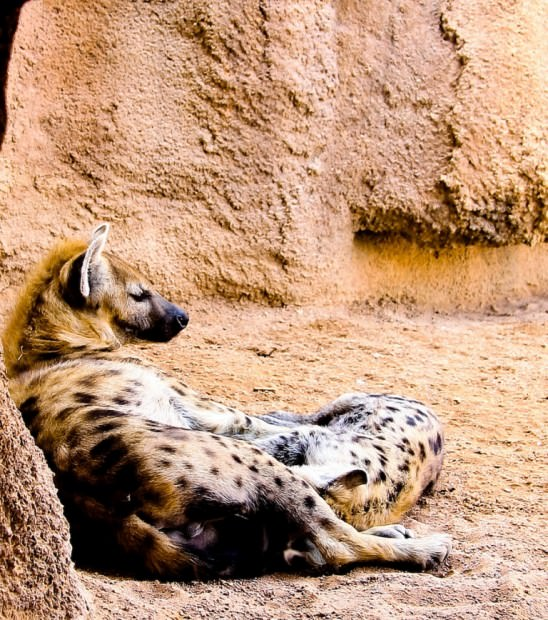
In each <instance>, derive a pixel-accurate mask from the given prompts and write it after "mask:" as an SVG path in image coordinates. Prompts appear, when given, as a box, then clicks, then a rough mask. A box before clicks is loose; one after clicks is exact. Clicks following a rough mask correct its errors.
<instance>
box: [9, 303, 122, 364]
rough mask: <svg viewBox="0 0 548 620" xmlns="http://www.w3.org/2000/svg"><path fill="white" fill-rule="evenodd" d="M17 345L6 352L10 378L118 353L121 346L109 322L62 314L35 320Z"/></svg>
mask: <svg viewBox="0 0 548 620" xmlns="http://www.w3.org/2000/svg"><path fill="white" fill-rule="evenodd" d="M14 345H15V346H10V347H6V348H5V358H6V359H5V361H6V369H7V371H8V375H9V376H14V375H17V374H19V373H21V372H25V371H27V370H30V369H31V368H37V367H41V366H44V365H48V364H55V363H58V362H60V361H62V360H64V359H74V358H76V357H83V356H85V355H93V354H94V353H99V352H100V353H106V352H109V351H115V350H116V349H118V348H119V347H120V346H121V343H120V341H119V340H118V338H117V337H116V335H115V333H114V332H113V330H112V328H111V327H110V326H109V324H108V323H107V322H106V321H97V320H94V321H93V322H92V321H90V320H88V319H86V317H84V316H78V314H73V315H72V316H70V315H67V314H63V313H60V314H59V316H58V317H50V316H47V315H46V316H35V317H32V318H31V320H30V321H29V324H28V327H27V328H26V329H25V330H23V331H22V332H21V334H20V337H19V338H17V339H14Z"/></svg>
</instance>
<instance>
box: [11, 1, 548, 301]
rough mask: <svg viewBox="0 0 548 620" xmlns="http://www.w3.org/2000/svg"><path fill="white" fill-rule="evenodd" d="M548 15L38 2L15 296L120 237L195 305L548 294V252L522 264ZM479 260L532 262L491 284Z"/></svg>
mask: <svg viewBox="0 0 548 620" xmlns="http://www.w3.org/2000/svg"><path fill="white" fill-rule="evenodd" d="M545 18H546V4H545V3H543V2H542V0H528V1H527V2H521V3H516V2H511V1H510V0H504V1H503V0H499V1H498V2H487V1H480V2H471V1H470V2H452V1H451V0H445V1H441V0H426V1H424V2H420V3H417V2H415V1H414V0H401V1H398V2H396V1H394V2H381V3H373V2H369V1H363V0H332V1H331V2H325V1H323V0H299V1H298V2H295V1H290V0H277V1H276V2H273V1H268V0H260V1H255V2H251V1H247V0H246V1H245V2H238V3H234V2H228V1H227V0H222V1H219V2H209V1H208V0H189V1H188V2H178V1H160V0H151V1H144V0H133V1H132V0H100V1H97V2H80V1H79V0H48V2H42V1H41V0H31V1H30V2H28V3H27V4H26V6H24V7H23V9H22V11H21V18H20V24H19V30H18V33H17V35H16V40H15V46H14V48H13V54H12V61H11V65H10V78H9V88H8V112H9V125H8V133H7V136H6V142H5V147H4V160H3V162H2V166H1V167H0V226H1V227H2V230H3V232H4V234H3V235H2V238H1V239H0V258H2V259H4V269H5V272H6V278H7V285H8V286H9V287H10V291H11V286H12V285H14V284H16V283H17V281H18V279H19V271H21V270H24V268H25V264H26V262H27V261H28V260H29V259H33V260H34V257H35V256H36V255H37V254H38V253H40V252H41V251H42V250H43V249H44V248H45V247H47V246H49V245H50V243H51V238H50V237H51V236H58V235H61V234H67V233H70V232H71V231H73V230H78V231H80V230H82V229H84V230H85V229H86V228H89V227H91V226H93V225H94V224H95V223H96V222H97V221H99V220H109V221H113V222H115V223H116V226H115V228H114V231H115V232H116V234H117V235H118V239H119V240H120V239H121V240H122V241H121V243H120V241H118V244H119V247H121V248H122V250H123V251H125V252H126V253H127V254H129V255H132V256H138V255H142V256H143V257H144V261H143V262H145V263H147V264H148V265H150V270H151V271H152V272H153V273H155V274H162V275H163V277H164V280H165V282H166V284H167V287H168V288H169V287H171V289H172V292H177V293H179V294H182V295H184V296H189V295H194V294H204V293H206V294H222V295H225V296H230V297H236V298H238V297H248V298H251V299H254V300H265V301H267V302H268V303H279V304H281V303H288V302H310V301H315V302H320V301H321V302H324V301H332V300H333V299H334V298H336V297H337V298H339V299H341V298H344V299H347V300H352V301H354V300H356V301H364V300H369V301H371V300H373V301H374V300H378V299H380V298H382V297H384V296H386V295H388V296H390V297H392V296H393V295H392V292H391V291H392V290H393V289H403V288H406V289H409V290H411V293H410V294H407V293H406V295H405V297H401V296H399V299H400V300H401V299H416V300H421V299H425V300H428V299H429V298H430V297H431V296H432V287H431V286H430V285H428V284H427V283H424V282H423V281H422V280H419V279H418V278H417V277H416V276H415V271H416V270H417V269H418V271H419V272H421V271H424V270H425V269H426V270H429V269H430V266H431V265H434V267H433V269H432V279H433V281H435V282H437V283H440V282H441V283H443V282H451V283H452V284H454V283H455V282H458V283H461V282H465V283H467V288H466V289H465V290H463V289H462V287H461V286H453V289H456V290H457V291H461V290H462V291H463V299H462V300H459V298H458V297H457V298H456V299H455V298H449V297H448V296H446V298H445V300H446V305H449V306H451V304H452V303H453V302H456V303H461V305H464V306H466V307H482V306H485V305H488V304H489V303H494V302H498V301H500V300H504V299H505V298H506V297H515V296H516V291H519V292H520V295H523V296H524V297H531V296H534V295H540V294H543V293H546V291H548V276H547V275H546V274H547V273H548V253H547V250H546V246H545V245H544V246H543V245H542V244H537V246H536V247H533V248H532V249H530V250H529V251H528V252H527V253H526V254H527V256H526V260H525V261H524V262H523V263H522V262H520V261H521V257H522V256H523V255H524V253H523V252H522V251H521V250H520V251H517V250H516V252H513V250H515V249H516V246H515V244H518V243H525V244H534V243H537V242H541V241H542V240H544V238H545V235H546V222H547V216H546V187H547V186H546V180H545V176H544V175H545V170H544V168H543V164H544V162H545V161H546V139H545V138H546V127H545V110H546V108H547V103H548V101H547V97H546V92H547V90H546V80H545V76H544V74H543V66H542V64H543V59H544V57H546V52H547V51H548V49H547V45H548V43H547V40H546V37H544V36H543V35H544V33H543V28H542V24H543V23H544V22H545V21H546V19H545ZM29 229H36V230H37V231H39V232H40V236H39V237H38V238H37V237H29V234H28V232H29ZM385 237H389V238H390V239H391V241H390V243H388V244H387V243H386V240H385ZM394 237H395V238H396V239H395V240H394ZM471 243H473V244H483V245H492V246H500V245H506V246H508V247H510V248H511V250H510V251H505V252H502V253H499V254H498V255H496V256H494V255H493V254H487V255H486V256H487V257H488V258H487V259H486V260H485V261H483V262H485V263H486V264H487V263H488V264H489V266H488V267H486V268H485V269H483V270H482V269H479V271H478V270H477V265H478V264H481V263H482V260H481V258H480V259H479V260H477V261H474V260H472V262H470V261H469V254H468V252H467V250H466V248H465V246H466V245H467V244H471ZM454 244H457V247H456V248H455V249H451V248H448V249H447V246H451V245H454ZM461 244H462V245H461ZM432 248H435V252H436V260H435V261H433V260H432V252H433V251H434V250H432ZM379 254H382V255H387V254H388V255H390V256H391V257H392V260H393V262H392V269H391V272H392V273H393V274H395V276H394V279H393V280H392V281H390V282H389V285H390V286H389V287H388V289H385V288H383V285H382V282H383V280H384V276H383V272H382V270H381V268H380V267H379V263H378V262H377V261H376V260H375V257H376V256H377V255H379ZM472 255H473V256H476V255H477V253H472ZM410 256H413V257H414V258H413V260H412V261H410V259H409V257H410ZM455 256H457V257H458V259H457V260H455ZM508 256H510V261H511V262H512V264H513V265H514V268H513V270H512V277H511V278H510V277H509V275H508V272H507V270H506V265H507V262H508ZM381 262H382V261H381ZM383 265H384V263H383ZM455 265H456V266H457V272H455V271H454V268H455ZM531 265H533V268H531ZM383 268H384V267H383ZM543 274H544V275H543ZM486 281H488V282H493V283H494V286H493V288H494V289H495V292H494V294H493V295H492V296H490V297H487V298H482V297H480V296H478V295H477V293H476V292H475V291H477V289H478V288H481V287H482V286H481V285H482V283H483V282H486ZM417 287H418V289H419V290H416V291H415V292H413V290H414V289H416V288H417ZM421 287H422V288H421ZM442 288H443V286H442ZM488 288H489V287H488ZM471 299H472V300H474V301H473V303H472V304H471V306H470V304H469V303H468V302H467V301H466V300H471ZM441 305H442V306H443V304H441Z"/></svg>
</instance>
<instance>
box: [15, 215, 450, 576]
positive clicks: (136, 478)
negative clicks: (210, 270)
mask: <svg viewBox="0 0 548 620" xmlns="http://www.w3.org/2000/svg"><path fill="white" fill-rule="evenodd" d="M107 234H108V226H107V225H103V226H100V227H99V228H98V229H97V230H96V231H95V233H94V235H93V237H92V240H91V242H90V243H89V244H85V243H78V242H64V243H61V244H60V245H59V246H58V247H56V248H55V249H54V250H53V252H52V253H51V254H50V255H49V256H48V257H47V258H46V259H45V261H44V262H43V263H42V264H41V265H40V266H39V267H38V268H37V270H36V271H35V272H34V274H32V275H31V277H30V279H29V281H28V284H27V286H26V288H25V289H24V291H23V293H22V295H21V298H20V300H19V303H18V304H17V306H16V309H15V312H14V314H13V317H12V319H11V321H10V322H9V324H8V326H7V328H6V331H5V334H4V339H3V341H4V351H5V357H6V366H7V369H8V374H9V376H10V389H11V392H12V395H13V397H14V400H15V401H16V404H17V405H18V407H19V408H20V410H21V412H22V415H23V417H24V419H25V422H26V424H27V425H28V427H29V429H30V431H31V432H32V434H33V436H34V437H35V439H36V442H37V443H38V445H39V446H40V447H41V448H42V450H43V451H44V453H45V455H46V458H47V460H48V462H49V464H50V466H51V468H52V470H53V471H54V474H55V482H56V484H57V486H58V489H59V494H60V497H61V499H62V501H63V503H64V505H65V509H66V514H67V516H68V518H69V522H70V524H71V529H72V533H73V543H74V545H75V548H76V551H77V552H78V551H80V553H81V554H82V555H83V556H84V557H85V556H86V555H87V556H88V557H89V555H90V554H91V555H92V556H93V555H95V554H97V553H98V554H99V555H100V556H101V557H102V558H103V559H105V556H106V555H107V554H108V553H109V551H110V552H112V553H113V554H114V556H116V559H119V560H122V561H123V562H126V563H127V564H128V565H129V566H131V567H133V568H136V567H139V568H141V569H142V570H144V571H146V572H148V573H152V574H155V575H159V576H166V577H172V578H187V577H190V578H192V577H200V578H204V577H212V576H232V575H250V574H258V573H260V572H263V571H264V570H270V569H272V568H280V567H282V568H283V567H286V566H288V565H293V564H296V563H300V564H302V565H304V566H307V567H310V568H312V569H336V568H338V567H341V566H344V565H346V564H350V563H356V562H370V561H380V562H400V563H405V564H414V565H416V566H419V567H422V568H425V567H428V566H431V565H433V564H435V563H436V562H439V561H441V560H442V559H443V558H445V556H446V555H447V553H448V552H449V548H450V541H449V538H448V537H447V536H444V535H434V536H430V537H427V538H422V539H413V538H410V537H409V532H408V531H407V530H405V529H404V528H402V527H401V526H393V527H385V528H383V527H381V528H373V529H372V530H369V531H365V532H358V531H356V529H355V528H354V527H352V526H351V525H350V524H348V523H345V522H344V521H343V520H341V519H340V518H338V517H337V515H336V514H335V513H334V512H333V510H332V508H331V507H330V506H329V503H328V502H326V499H327V500H328V501H329V497H327V495H325V498H326V499H324V498H323V497H322V496H321V495H320V493H318V491H319V490H320V491H321V489H320V486H321V485H319V484H317V482H316V481H314V480H312V481H308V480H307V479H306V478H307V476H306V475H305V472H303V475H299V473H298V471H296V470H295V468H293V469H291V468H289V467H287V466H286V465H284V464H283V463H282V462H279V461H278V460H276V459H275V458H272V456H271V455H269V454H268V453H267V452H266V451H265V449H268V448H269V447H270V448H271V451H275V448H272V447H271V446H269V445H266V444H267V443H268V441H267V440H268V438H272V437H276V436H280V435H282V436H285V434H291V433H293V432H294V430H295V429H294V426H295V421H294V420H290V419H288V420H287V422H286V421H280V419H281V418H284V417H287V416H284V415H283V414H278V415H272V417H271V419H270V421H269V420H261V419H260V418H256V417H253V416H247V415H245V414H244V413H242V412H239V411H237V410H234V409H231V408H227V407H223V406H222V405H219V404H216V403H211V402H209V401H204V400H203V399H201V398H200V397H199V396H198V395H196V394H195V393H194V392H192V391H191V390H189V389H188V388H186V387H185V386H184V385H182V384H180V383H179V382H177V381H176V380H175V379H173V378H171V377H168V376H167V375H165V374H164V373H162V372H161V371H159V370H158V369H155V368H153V367H151V366H150V365H148V364H146V363H145V362H142V361H141V360H139V359H135V358H128V357H126V356H123V355H122V354H121V353H120V352H119V351H118V349H119V348H120V346H121V345H122V344H125V343H127V342H132V341H136V340H150V341H168V340H170V339H171V338H173V337H174V336H175V335H176V334H178V333H179V332H180V331H181V330H182V329H183V328H184V327H185V325H186V323H187V321H188V317H187V315H186V313H184V312H183V311H182V310H181V309H179V308H178V307H177V306H175V305H174V304H171V303H170V302H168V301H167V300H165V299H164V298H162V297H161V296H160V295H159V294H158V293H156V292H155V291H154V290H153V288H152V287H151V285H150V283H148V282H147V281H146V280H144V279H143V278H142V276H140V275H139V274H138V273H137V272H136V271H135V270H133V269H132V268H131V267H129V266H128V265H126V264H125V263H123V262H122V261H120V260H119V259H117V258H115V257H114V256H112V255H110V254H107V253H106V252H104V251H103V248H104V245H105V242H106V238H107ZM339 413H340V412H339ZM347 413H348V411H347ZM324 417H325V416H324ZM336 419H338V420H339V421H340V420H341V419H342V418H341V415H338V414H337V415H335V410H333V415H332V416H331V420H330V422H329V423H326V424H324V426H325V427H326V429H327V428H328V427H329V425H331V426H333V425H334V426H335V427H336V424H337V422H336ZM317 422H318V424H320V425H321V424H322V423H323V422H322V421H321V420H319V419H318V421H317ZM176 427H179V428H176ZM310 428H311V429H312V430H317V428H316V427H312V426H311V427H310ZM312 430H310V433H312ZM324 430H325V429H324ZM299 432H305V431H304V430H302V429H301V428H299ZM329 432H333V429H332V430H331V431H329ZM308 436H309V437H310V434H309V435H308ZM242 439H244V440H247V441H242ZM253 442H255V443H258V444H260V443H261V442H263V443H265V446H264V447H265V449H261V448H260V447H258V446H257V445H253ZM326 445H327V444H326ZM301 467H302V465H301ZM360 472H362V473H361V474H360ZM312 477H313V476H312ZM366 478H367V474H366V472H364V470H362V469H360V468H356V469H355V470H353V469H350V470H349V471H347V472H345V473H344V474H343V475H342V476H339V477H338V478H337V480H338V482H337V484H339V486H342V487H344V488H346V489H352V488H354V487H356V486H358V485H357V484H356V480H361V482H362V483H363V482H365V479H366ZM328 486H329V485H328ZM362 486H363V484H362ZM330 503H331V504H333V503H335V504H336V502H334V500H333V499H331V502H330ZM334 508H335V509H337V506H336V505H335V506H334ZM338 512H339V514H341V515H342V516H344V510H338ZM385 536H389V537H391V538H385Z"/></svg>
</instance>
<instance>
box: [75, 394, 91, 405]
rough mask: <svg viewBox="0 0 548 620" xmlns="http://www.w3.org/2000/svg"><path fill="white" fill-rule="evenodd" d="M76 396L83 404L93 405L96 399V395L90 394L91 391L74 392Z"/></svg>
mask: <svg viewBox="0 0 548 620" xmlns="http://www.w3.org/2000/svg"><path fill="white" fill-rule="evenodd" d="M74 398H75V399H76V401H77V402H79V403H80V404H81V405H91V404H92V403H94V402H95V401H96V399H95V395H94V394H90V393H89V392H76V393H75V394H74Z"/></svg>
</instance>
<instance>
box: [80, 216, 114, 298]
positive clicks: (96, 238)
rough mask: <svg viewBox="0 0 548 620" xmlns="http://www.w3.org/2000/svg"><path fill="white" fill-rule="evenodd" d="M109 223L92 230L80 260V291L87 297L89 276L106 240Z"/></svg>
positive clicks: (89, 288) (89, 289)
mask: <svg viewBox="0 0 548 620" xmlns="http://www.w3.org/2000/svg"><path fill="white" fill-rule="evenodd" d="M109 229H110V225H109V224H101V225H100V226H97V228H96V229H95V230H94V231H93V234H92V235H91V241H90V244H89V245H88V249H87V250H86V252H85V254H84V259H83V261H82V270H81V272H80V293H82V296H83V297H84V298H86V297H89V294H90V291H91V287H90V285H89V276H90V272H91V269H92V267H93V266H94V265H95V264H97V262H98V261H99V258H100V256H101V253H102V251H103V248H104V247H105V243H106V242H107V237H108V231H109Z"/></svg>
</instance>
